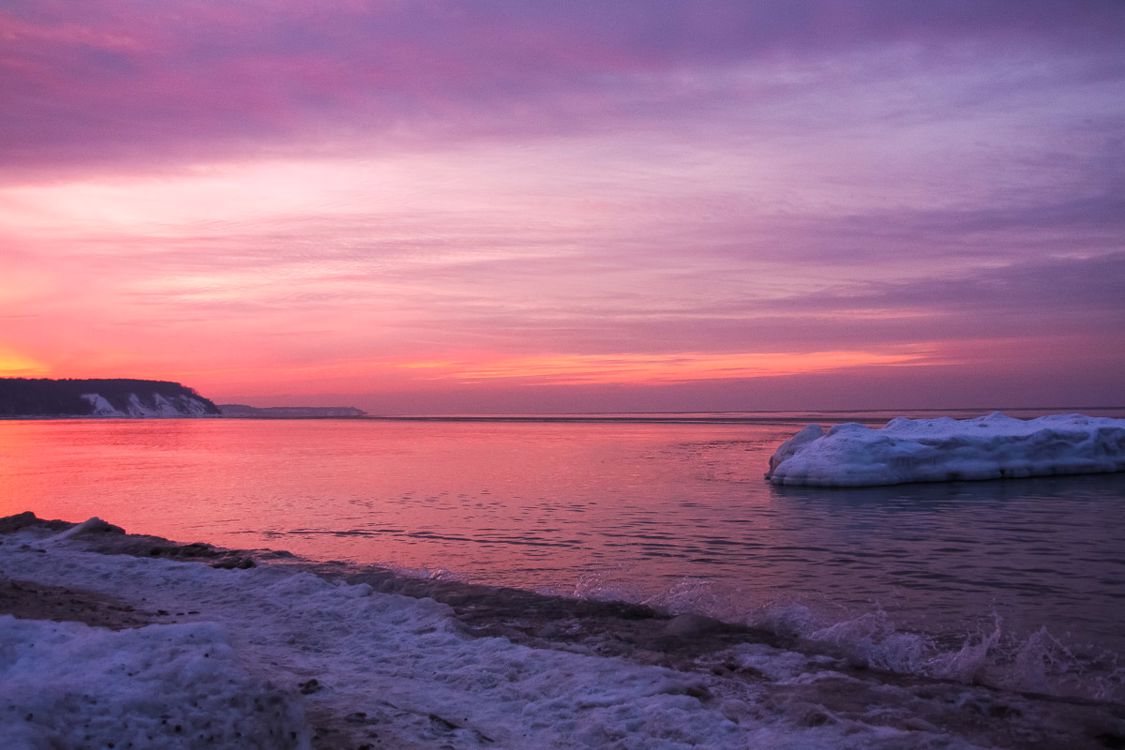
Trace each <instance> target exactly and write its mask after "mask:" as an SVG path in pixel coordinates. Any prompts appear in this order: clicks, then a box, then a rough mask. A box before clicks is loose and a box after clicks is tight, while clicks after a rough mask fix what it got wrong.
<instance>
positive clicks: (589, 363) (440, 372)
mask: <svg viewBox="0 0 1125 750" xmlns="http://www.w3.org/2000/svg"><path fill="white" fill-rule="evenodd" d="M932 361H933V360H932V354H931V353H930V352H928V351H925V350H918V351H903V352H893V353H890V352H887V353H879V352H870V351H827V352H746V353H719V354H716V353H709V352H678V353H676V354H663V355H652V354H614V355H592V354H569V355H568V354H557V355H540V356H530V357H504V356H496V357H493V358H491V359H481V360H477V361H469V362H448V361H445V362H407V363H403V364H401V365H399V367H402V368H406V369H411V370H424V371H425V372H426V373H427V375H426V376H424V377H426V378H427V379H431V380H454V381H460V382H465V383H478V382H486V381H498V380H509V381H528V382H532V383H535V384H552V385H591V384H632V385H638V386H645V385H653V384H659V383H685V382H691V381H697V380H724V379H743V378H762V377H779V376H784V375H798V374H804V373H815V372H826V371H831V370H837V369H844V368H854V367H871V366H877V365H910V364H921V363H923V362H926V363H932Z"/></svg>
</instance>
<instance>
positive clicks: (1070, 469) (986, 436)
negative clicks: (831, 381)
mask: <svg viewBox="0 0 1125 750" xmlns="http://www.w3.org/2000/svg"><path fill="white" fill-rule="evenodd" d="M1114 471H1125V419H1110V418H1108V417H1089V416H1085V415H1082V414H1057V415H1051V416H1046V417H1039V418H1038V419H1014V418H1012V417H1008V416H1005V415H1004V414H1001V413H1000V412H996V413H993V414H989V415H988V416H985V417H977V418H975V419H952V418H950V417H940V418H937V419H908V418H906V417H897V418H895V419H892V420H891V421H889V422H887V424H886V425H884V426H883V427H877V428H874V427H868V426H865V425H862V424H856V423H848V424H840V425H836V426H834V427H832V428H831V429H829V430H827V431H825V430H824V429H823V428H821V427H820V425H809V426H807V427H805V428H804V429H803V430H801V431H800V432H798V433H797V434H796V435H794V436H793V437H792V438H790V439H789V440H787V441H785V442H784V443H782V444H781V446H780V447H778V449H777V451H776V452H774V454H773V456H772V457H771V458H770V466H769V472H768V473H767V474H766V478H767V479H768V480H769V481H770V482H772V483H774V484H784V485H808V486H814V487H864V486H875V485H887V484H903V483H907V482H948V481H957V480H966V479H999V478H1018V477H1037V476H1050V475H1055V474H1095V473H1106V472H1114Z"/></svg>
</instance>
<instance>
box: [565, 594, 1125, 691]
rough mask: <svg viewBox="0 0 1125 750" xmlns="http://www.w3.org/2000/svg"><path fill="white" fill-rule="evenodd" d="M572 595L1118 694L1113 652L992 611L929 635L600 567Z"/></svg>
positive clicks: (879, 661)
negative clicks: (619, 580) (647, 590)
mask: <svg viewBox="0 0 1125 750" xmlns="http://www.w3.org/2000/svg"><path fill="white" fill-rule="evenodd" d="M574 596H576V597H577V598H582V599H593V600H599V601H606V600H621V601H633V602H636V603H640V604H644V605H646V606H650V607H654V608H656V609H660V610H663V611H666V612H669V613H671V614H699V615H704V616H707V617H713V618H715V619H718V620H722V621H725V622H731V623H736V624H739V625H746V626H749V627H753V628H758V629H761V630H764V631H767V632H769V633H772V634H775V635H778V636H781V637H785V638H789V639H793V640H795V641H796V642H797V643H798V644H800V645H801V646H802V647H803V648H805V649H808V650H812V651H822V652H825V653H828V654H831V655H833V656H837V657H840V658H843V659H845V660H846V661H847V662H849V663H850V664H852V665H853V666H858V667H864V668H867V669H874V670H880V671H885V672H893V673H896V674H903V675H914V676H920V677H928V678H935V679H941V680H950V681H954V682H960V683H964V684H968V685H983V686H987V687H993V688H998V689H1003V690H1012V691H1019V692H1028V693H1039V694H1043V695H1050V696H1054V697H1061V698H1081V699H1090V700H1104V701H1117V702H1120V701H1123V700H1125V667H1123V666H1122V665H1121V657H1120V655H1119V654H1117V653H1114V652H1112V651H1109V650H1105V649H1101V650H1099V649H1092V648H1083V649H1079V648H1077V647H1075V646H1072V645H1068V644H1067V643H1065V642H1064V640H1063V639H1061V638H1059V637H1056V636H1055V635H1054V634H1052V633H1051V632H1050V630H1049V628H1048V627H1047V626H1045V625H1044V626H1041V627H1040V628H1038V629H1037V630H1035V631H1033V632H1030V633H1020V632H1016V631H1014V630H1010V629H1008V628H1006V627H1005V625H1004V619H1003V617H1002V616H1001V614H1000V613H998V612H995V611H994V612H992V613H991V618H989V624H988V625H987V626H982V627H978V628H976V629H975V630H971V631H968V632H962V633H945V634H931V633H925V632H920V631H918V630H913V629H909V628H905V627H902V626H900V625H899V624H898V623H896V622H895V620H894V618H893V616H892V615H891V614H889V613H888V612H887V611H885V610H884V609H883V608H882V607H879V606H876V607H875V608H874V609H872V610H871V611H868V612H861V613H858V614H856V613H841V612H840V611H839V610H835V611H831V608H830V607H825V606H820V607H814V606H810V605H809V604H806V603H802V602H796V601H785V602H770V603H767V604H764V605H760V606H757V607H754V608H751V609H749V610H748V609H747V608H746V607H745V606H741V607H740V606H738V603H737V602H735V601H733V597H731V596H729V595H728V596H724V595H721V594H719V593H717V590H716V588H715V587H714V586H713V585H712V584H711V582H709V581H707V580H706V579H701V578H685V579H683V580H680V581H678V582H676V583H675V584H673V585H672V586H670V587H669V588H668V589H667V590H665V591H663V592H661V593H659V594H656V595H642V596H636V595H633V592H630V591H629V589H628V588H627V587H626V586H623V585H620V584H614V583H610V582H607V576H605V575H604V574H603V575H590V576H587V577H585V578H583V579H582V580H581V581H580V582H579V583H578V585H577V586H576V588H575V591H574Z"/></svg>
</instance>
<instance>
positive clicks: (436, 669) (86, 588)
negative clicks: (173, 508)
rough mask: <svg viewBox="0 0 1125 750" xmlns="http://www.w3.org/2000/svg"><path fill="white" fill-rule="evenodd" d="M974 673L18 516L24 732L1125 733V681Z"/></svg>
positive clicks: (450, 743) (1026, 743) (528, 739)
mask: <svg viewBox="0 0 1125 750" xmlns="http://www.w3.org/2000/svg"><path fill="white" fill-rule="evenodd" d="M971 683H972V679H971V678H970V679H963V680H958V679H946V680H937V679H932V678H923V677H917V676H912V675H903V674H892V673H887V672H881V671H878V670H872V669H868V668H864V666H863V665H861V664H857V663H855V660H854V659H849V658H847V656H846V655H843V654H839V653H833V652H832V651H831V650H830V649H824V648H812V647H810V645H809V644H807V643H802V642H799V641H798V640H797V639H796V638H794V637H786V636H784V635H778V634H777V633H771V632H766V631H762V630H755V629H751V628H746V627H740V626H736V625H729V624H724V623H719V622H716V621H714V620H709V619H707V618H703V617H698V616H694V615H681V616H678V617H673V616H670V615H668V614H665V613H660V612H656V611H654V610H651V609H648V608H645V607H640V606H635V605H629V604H619V603H608V602H591V601H575V600H571V599H564V598H559V597H550V596H540V595H537V594H533V593H529V592H522V591H514V590H510V589H497V588H491V587H485V586H473V585H469V584H464V583H457V582H450V581H433V580H422V579H416V578H409V577H404V576H401V575H398V574H396V573H393V572H391V571H387V570H383V569H379V568H370V567H356V566H349V565H343V564H314V563H311V562H308V561H304V560H300V559H297V558H294V557H292V556H291V555H287V554H285V553H277V552H264V551H237V550H224V549H218V548H215V547H212V546H210V545H207V544H201V543H194V544H177V543H173V542H170V541H168V540H164V539H159V538H156V537H150V536H139V535H129V534H126V533H124V532H123V530H121V529H119V528H117V527H114V526H111V525H109V524H106V523H104V522H98V521H88V522H85V523H83V524H79V525H75V524H69V523H66V522H60V521H43V520H40V519H37V518H35V517H34V516H32V515H31V514H21V515H19V516H12V517H8V518H5V519H0V721H2V722H3V723H4V726H5V727H6V730H7V734H8V736H9V737H12V738H14V740H13V741H14V743H15V744H8V745H7V747H14V748H22V747H27V748H39V747H44V748H46V747H109V746H113V747H117V748H122V747H138V748H139V747H155V746H159V747H185V748H186V747H263V748H265V747H271V748H272V747H295V748H303V747H317V748H361V747H368V748H377V747H385V748H445V747H452V748H481V747H490V748H496V747H504V748H553V747H558V748H562V747H575V746H578V747H608V748H654V747H656V748H686V747H714V748H755V747H763V748H765V747H768V748H784V747H792V748H816V747H824V748H840V747H857V748H858V747H880V748H926V747H932V748H954V747H958V748H959V747H1012V748H1016V747H1028V748H1031V747H1036V748H1038V747H1060V748H1061V747H1069V748H1112V747H1125V706H1122V705H1121V704H1119V703H1115V702H1108V701H1095V700H1083V699H1076V698H1061V697H1051V696H1046V695H1038V694H1032V693H1025V692H1016V691H1011V690H999V689H994V688H989V687H987V686H983V685H974V684H971ZM110 743H112V745H111V744H110Z"/></svg>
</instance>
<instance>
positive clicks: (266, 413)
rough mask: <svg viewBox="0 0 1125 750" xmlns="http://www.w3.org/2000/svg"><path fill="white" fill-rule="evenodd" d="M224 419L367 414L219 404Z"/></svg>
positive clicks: (335, 409)
mask: <svg viewBox="0 0 1125 750" xmlns="http://www.w3.org/2000/svg"><path fill="white" fill-rule="evenodd" d="M219 411H221V412H222V413H223V416H224V417H241V418H244V419H318V418H321V419H325V418H332V419H339V418H342V417H366V416H367V412H365V411H364V410H363V409H357V408H356V407H354V406H247V405H246V404H219Z"/></svg>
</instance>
